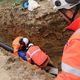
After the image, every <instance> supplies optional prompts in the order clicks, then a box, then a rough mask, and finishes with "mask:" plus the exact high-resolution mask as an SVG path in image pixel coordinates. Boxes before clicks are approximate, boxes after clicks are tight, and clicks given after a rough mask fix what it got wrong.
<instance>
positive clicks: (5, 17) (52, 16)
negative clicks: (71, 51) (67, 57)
mask: <svg viewBox="0 0 80 80" xmlns="http://www.w3.org/2000/svg"><path fill="white" fill-rule="evenodd" d="M39 4H40V5H41V7H40V8H38V9H36V10H34V11H33V12H29V11H27V10H26V11H23V10H22V9H21V6H20V5H19V6H16V7H11V6H10V5H9V6H7V5H5V6H1V7H0V40H1V41H2V42H4V43H6V44H8V45H10V46H11V43H12V41H13V39H14V38H15V37H17V36H25V37H28V38H29V39H30V41H31V42H33V43H34V44H35V45H38V46H40V48H41V49H42V50H43V51H45V52H46V53H47V54H48V55H49V56H50V57H51V59H52V60H53V62H54V65H55V66H56V67H58V68H60V62H61V56H62V51H63V46H64V44H65V43H66V41H67V40H68V38H69V36H70V35H71V34H72V32H70V31H66V32H63V29H64V28H65V27H66V26H67V25H68V23H67V22H66V21H65V20H64V19H63V18H62V17H61V16H60V14H59V12H57V13H54V11H53V9H52V6H50V3H49V2H48V1H46V0H44V1H40V2H39ZM2 52H3V53H5V51H4V50H3V51H2ZM7 57H10V56H7ZM0 59H3V58H0ZM8 59H9V58H8ZM8 59H6V60H4V59H3V60H4V61H8ZM10 59H12V58H10ZM0 61H1V60H0ZM9 63H10V64H9ZM0 65H1V64H0ZM4 65H6V67H7V66H8V69H6V70H5V71H7V72H9V73H10V76H12V78H11V80H49V77H48V78H46V77H45V76H46V75H44V74H46V73H45V72H44V71H43V72H41V71H39V72H38V70H37V69H36V70H33V69H35V68H36V67H35V66H33V68H32V69H31V68H28V66H30V64H29V65H26V66H25V62H24V63H22V62H21V61H20V62H18V61H17V60H15V62H14V61H12V62H10V61H9V62H8V63H7V62H6V64H4ZM19 66H20V68H19ZM22 67H24V68H22ZM17 68H18V69H17ZM22 69H24V70H22ZM28 71H29V72H28ZM35 71H37V72H36V73H38V75H37V74H36V73H35ZM26 72H27V73H26ZM16 73H17V75H15V74H16ZM18 73H20V74H19V75H18ZM22 73H24V74H22ZM34 75H37V78H36V76H34ZM15 76H16V77H15ZM17 76H18V77H17ZM21 76H22V77H21ZM27 76H29V77H27ZM23 77H24V79H22V78H23ZM40 77H42V78H41V79H40ZM2 80H4V79H2ZM7 80H9V79H7Z"/></svg>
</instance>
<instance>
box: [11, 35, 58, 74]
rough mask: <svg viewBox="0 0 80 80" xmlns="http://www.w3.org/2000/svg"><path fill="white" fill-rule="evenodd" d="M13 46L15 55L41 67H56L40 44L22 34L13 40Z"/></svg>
mask: <svg viewBox="0 0 80 80" xmlns="http://www.w3.org/2000/svg"><path fill="white" fill-rule="evenodd" d="M12 47H13V49H14V55H16V56H19V57H21V58H22V59H23V60H25V61H27V62H29V63H31V64H36V65H37V66H39V67H40V68H41V69H44V70H46V71H50V70H51V67H54V65H53V63H52V61H51V60H50V57H49V56H48V55H47V54H46V53H45V52H43V51H42V50H41V49H40V48H39V46H35V45H33V44H32V43H31V42H30V41H29V39H28V38H25V37H21V36H19V37H17V38H15V39H14V40H13V43H12ZM49 66H50V67H49ZM55 69H56V68H55ZM56 70H57V69H56ZM57 73H58V70H57ZM57 73H55V74H54V75H56V74H57Z"/></svg>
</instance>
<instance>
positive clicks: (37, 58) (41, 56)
mask: <svg viewBox="0 0 80 80" xmlns="http://www.w3.org/2000/svg"><path fill="white" fill-rule="evenodd" d="M27 55H29V57H28V56H27V59H28V60H31V59H32V60H33V62H34V63H35V64H36V65H38V66H41V65H42V64H43V63H44V62H45V61H46V60H47V58H48V55H46V53H44V52H43V51H42V50H41V49H40V48H39V47H38V46H31V47H30V48H29V49H28V51H27ZM47 61H48V62H49V59H48V60H47ZM47 61H46V63H47V64H48V62H47ZM46 63H45V64H46ZM47 64H46V65H47Z"/></svg>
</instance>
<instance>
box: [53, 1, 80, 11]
mask: <svg viewBox="0 0 80 80" xmlns="http://www.w3.org/2000/svg"><path fill="white" fill-rule="evenodd" d="M52 4H53V9H54V10H59V9H71V8H73V7H74V6H76V5H78V4H80V0H52Z"/></svg>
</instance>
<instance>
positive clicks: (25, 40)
mask: <svg viewBox="0 0 80 80" xmlns="http://www.w3.org/2000/svg"><path fill="white" fill-rule="evenodd" d="M19 43H20V44H22V45H28V44H29V40H28V38H25V37H23V38H21V39H20V41H19Z"/></svg>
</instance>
